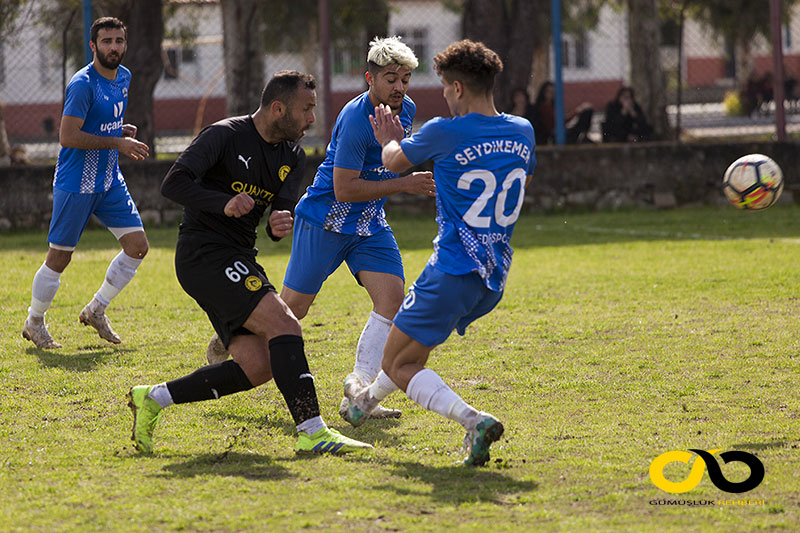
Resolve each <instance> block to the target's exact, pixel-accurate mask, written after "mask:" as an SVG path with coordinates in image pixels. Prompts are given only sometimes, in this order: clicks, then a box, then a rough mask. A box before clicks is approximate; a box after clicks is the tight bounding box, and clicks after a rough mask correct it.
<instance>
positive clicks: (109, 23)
mask: <svg viewBox="0 0 800 533" xmlns="http://www.w3.org/2000/svg"><path fill="white" fill-rule="evenodd" d="M102 29H106V30H108V29H120V30H122V31H124V32H125V39H127V38H128V28H126V27H125V23H124V22H122V21H121V20H119V19H118V18H117V17H100V18H99V19H97V20H95V21H94V22H93V23H92V28H91V29H90V30H89V31H90V33H91V36H92V42H93V43H94V44H95V45H96V44H97V33H98V32H99V31H100V30H102Z"/></svg>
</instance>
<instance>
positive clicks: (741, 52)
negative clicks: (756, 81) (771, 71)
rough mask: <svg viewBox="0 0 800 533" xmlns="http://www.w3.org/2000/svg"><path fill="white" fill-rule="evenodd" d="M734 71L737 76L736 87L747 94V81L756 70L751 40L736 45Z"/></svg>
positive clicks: (738, 42)
mask: <svg viewBox="0 0 800 533" xmlns="http://www.w3.org/2000/svg"><path fill="white" fill-rule="evenodd" d="M733 56H734V62H735V63H734V65H735V66H734V69H735V71H736V72H735V76H736V86H737V87H738V88H739V91H741V92H742V93H746V92H747V81H748V80H749V79H750V75H751V74H752V73H753V71H754V70H755V61H754V60H753V52H752V50H751V47H750V41H749V40H744V41H743V40H737V42H736V44H735V45H734V53H733Z"/></svg>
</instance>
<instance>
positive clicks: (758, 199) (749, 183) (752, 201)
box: [722, 154, 783, 210]
mask: <svg viewBox="0 0 800 533" xmlns="http://www.w3.org/2000/svg"><path fill="white" fill-rule="evenodd" d="M722 190H723V192H724V193H725V196H726V197H727V198H728V200H729V201H730V202H731V203H732V204H733V205H735V206H736V207H738V208H739V209H753V210H758V209H766V208H767V207H769V206H771V205H772V204H774V203H775V202H777V201H778V198H779V197H780V195H781V192H783V172H782V171H781V167H779V166H778V163H776V162H775V161H773V160H772V159H770V158H769V157H767V156H765V155H763V154H748V155H746V156H743V157H740V158H739V159H737V160H736V161H734V162H733V163H731V166H729V167H728V170H726V171H725V175H724V176H723V178H722Z"/></svg>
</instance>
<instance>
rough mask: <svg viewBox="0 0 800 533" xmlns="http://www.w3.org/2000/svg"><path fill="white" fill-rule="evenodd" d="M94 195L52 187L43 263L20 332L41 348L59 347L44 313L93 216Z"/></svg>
mask: <svg viewBox="0 0 800 533" xmlns="http://www.w3.org/2000/svg"><path fill="white" fill-rule="evenodd" d="M95 200H96V195H93V194H77V193H69V192H66V191H63V190H61V189H58V188H53V215H52V217H51V218H50V229H49V231H48V234H47V242H48V244H49V248H48V250H47V258H46V259H45V261H44V264H42V266H41V267H40V268H39V270H38V271H37V272H36V275H35V276H34V277H33V284H32V287H31V305H30V307H29V308H28V318H27V319H26V320H25V324H24V325H23V327H22V336H23V337H24V338H25V339H27V340H29V341H31V342H33V343H34V344H35V345H36V347H37V348H40V349H55V348H61V344H59V343H58V342H56V341H55V340H53V337H51V336H50V333H49V332H48V331H47V324H46V323H45V314H46V313H47V310H48V309H50V306H51V305H52V303H53V299H54V298H55V296H56V292H58V288H59V286H60V285H61V274H63V272H64V270H65V269H66V268H67V265H69V263H70V261H71V260H72V253H73V252H74V251H75V247H76V246H77V245H78V241H80V238H81V234H82V233H83V229H84V228H85V227H86V223H87V222H88V221H89V217H91V216H92V210H93V209H94V202H95Z"/></svg>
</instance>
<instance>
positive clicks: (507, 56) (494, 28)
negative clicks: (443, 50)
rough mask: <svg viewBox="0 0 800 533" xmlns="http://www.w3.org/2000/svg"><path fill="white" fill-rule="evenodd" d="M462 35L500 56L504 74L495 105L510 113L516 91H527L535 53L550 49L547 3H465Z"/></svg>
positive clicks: (530, 0)
mask: <svg viewBox="0 0 800 533" xmlns="http://www.w3.org/2000/svg"><path fill="white" fill-rule="evenodd" d="M463 9H464V11H463V18H462V30H463V35H464V37H465V38H467V39H472V40H474V41H482V42H483V43H484V44H485V45H486V46H488V47H489V48H491V49H492V50H494V51H495V52H497V55H499V56H500V59H501V60H502V61H503V72H501V73H500V75H499V76H498V77H497V81H496V84H495V92H494V95H495V101H496V103H497V106H498V107H499V108H500V109H510V107H511V95H512V93H513V92H514V89H517V88H526V87H528V84H529V80H530V76H531V70H532V65H533V57H534V51H535V50H537V49H539V50H541V49H542V48H543V47H549V35H550V31H549V28H548V27H547V24H548V23H549V17H548V16H546V15H547V14H548V13H549V2H548V1H547V0H502V1H497V0H464V6H463Z"/></svg>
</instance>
